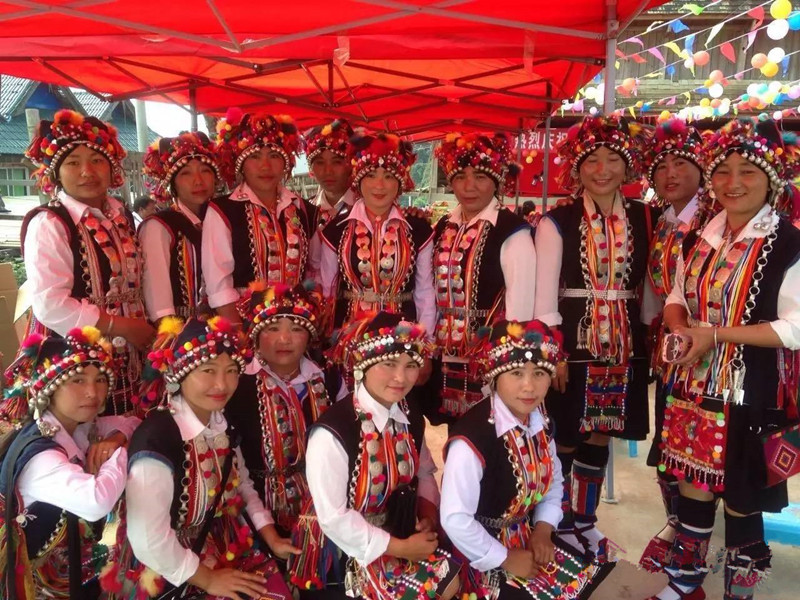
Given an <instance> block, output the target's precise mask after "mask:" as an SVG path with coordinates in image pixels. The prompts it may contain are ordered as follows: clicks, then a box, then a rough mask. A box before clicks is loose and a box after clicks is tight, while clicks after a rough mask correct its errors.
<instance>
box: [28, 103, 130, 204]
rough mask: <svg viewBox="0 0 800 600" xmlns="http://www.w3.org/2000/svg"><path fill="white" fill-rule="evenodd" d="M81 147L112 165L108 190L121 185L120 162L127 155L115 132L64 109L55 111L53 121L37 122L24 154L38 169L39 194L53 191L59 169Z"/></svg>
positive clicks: (113, 129) (112, 128)
mask: <svg viewBox="0 0 800 600" xmlns="http://www.w3.org/2000/svg"><path fill="white" fill-rule="evenodd" d="M80 145H84V146H87V147H89V148H91V149H92V150H94V151H95V152H99V153H100V154H102V155H103V156H105V157H106V158H107V159H108V162H109V163H111V187H119V186H121V185H122V182H123V173H122V159H123V158H125V156H126V152H125V150H124V149H123V147H122V146H121V145H120V143H119V140H118V139H117V130H116V128H115V127H114V126H113V125H111V124H109V123H104V122H103V121H101V120H100V119H97V118H95V117H84V116H83V115H82V114H80V113H78V112H75V111H74V110H66V109H65V110H60V111H58V112H57V113H56V114H55V116H54V117H53V120H52V121H48V120H46V119H43V120H42V121H40V122H39V126H38V128H37V131H36V136H35V137H34V138H33V141H32V142H31V143H30V145H29V146H28V149H27V150H25V156H26V157H27V158H28V159H29V160H30V161H31V162H32V163H34V164H35V165H36V166H37V167H39V168H38V170H37V171H36V172H35V173H34V177H35V178H36V179H37V180H38V183H39V187H41V188H42V190H44V191H45V192H48V193H50V192H52V191H53V189H54V188H55V184H56V183H57V181H58V167H59V166H60V165H61V162H62V161H63V160H64V159H65V158H66V157H67V155H68V154H69V153H70V152H71V151H72V150H74V149H75V148H76V147H78V146H80Z"/></svg>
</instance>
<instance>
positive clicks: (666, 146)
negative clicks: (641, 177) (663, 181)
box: [644, 117, 703, 188]
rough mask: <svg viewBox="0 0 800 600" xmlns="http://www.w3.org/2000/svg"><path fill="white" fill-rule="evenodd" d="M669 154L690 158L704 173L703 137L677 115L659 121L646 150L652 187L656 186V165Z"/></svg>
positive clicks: (648, 174) (645, 158)
mask: <svg viewBox="0 0 800 600" xmlns="http://www.w3.org/2000/svg"><path fill="white" fill-rule="evenodd" d="M668 154H672V155H674V156H679V157H681V158H684V159H686V160H688V161H689V162H691V163H692V164H693V165H695V166H696V167H697V168H698V169H700V173H701V174H702V173H703V138H702V137H701V136H700V134H699V133H698V131H697V130H696V129H695V128H694V127H692V126H691V125H687V124H686V121H684V120H682V119H678V118H677V117H672V118H671V119H667V120H666V121H664V122H662V123H659V125H658V126H657V127H656V129H655V132H654V133H653V139H652V140H651V143H650V144H649V145H648V147H647V151H646V152H645V157H644V160H645V163H646V164H647V165H648V167H647V181H648V182H649V183H650V187H652V188H655V172H656V167H657V166H658V165H659V163H661V161H663V160H664V159H665V158H666V157H667V155H668Z"/></svg>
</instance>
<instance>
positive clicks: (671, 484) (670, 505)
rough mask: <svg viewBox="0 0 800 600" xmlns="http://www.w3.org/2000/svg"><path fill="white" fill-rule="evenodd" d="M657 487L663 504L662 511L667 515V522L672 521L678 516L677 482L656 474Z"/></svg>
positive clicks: (672, 478) (678, 494) (661, 474)
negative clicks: (659, 489)
mask: <svg viewBox="0 0 800 600" xmlns="http://www.w3.org/2000/svg"><path fill="white" fill-rule="evenodd" d="M657 481H658V487H659V488H661V500H662V501H663V502H664V510H665V511H666V513H667V520H668V521H674V520H675V519H676V518H677V516H678V498H680V492H678V481H677V480H676V479H675V478H674V477H672V476H671V475H670V476H669V477H667V476H665V475H664V474H663V473H659V474H658V479H657Z"/></svg>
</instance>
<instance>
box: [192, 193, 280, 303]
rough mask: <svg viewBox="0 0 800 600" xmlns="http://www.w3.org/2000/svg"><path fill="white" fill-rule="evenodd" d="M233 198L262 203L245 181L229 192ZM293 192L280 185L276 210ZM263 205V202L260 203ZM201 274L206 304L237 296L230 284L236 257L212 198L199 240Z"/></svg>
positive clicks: (227, 232)
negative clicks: (200, 240)
mask: <svg viewBox="0 0 800 600" xmlns="http://www.w3.org/2000/svg"><path fill="white" fill-rule="evenodd" d="M230 199H231V200H234V201H236V202H252V203H253V204H259V205H261V206H264V203H263V202H261V201H260V200H259V199H258V196H256V194H255V192H254V191H253V190H251V189H250V188H249V187H248V185H247V184H246V183H242V184H241V185H239V186H237V187H236V189H234V190H233V192H232V193H231V195H230ZM294 199H295V195H294V194H293V193H292V192H291V191H290V190H288V189H286V188H281V192H280V196H279V197H278V205H277V214H278V216H280V215H281V213H283V211H285V210H286V209H287V208H289V206H291V205H292V204H294ZM264 207H265V208H266V206H264ZM236 235H248V234H247V232H246V231H237V232H236ZM201 253H202V259H201V260H202V265H203V278H204V279H205V282H206V292H207V293H208V304H209V305H210V306H211V308H219V307H220V306H225V305H226V304H230V303H232V302H236V301H237V300H238V299H239V296H240V292H239V290H238V289H236V288H235V287H234V285H233V269H234V267H235V266H236V260H235V259H234V257H233V236H232V233H231V230H230V228H229V227H228V225H227V224H226V223H225V218H224V217H223V216H222V215H221V214H220V212H219V210H218V209H216V208H215V207H214V203H213V202H212V203H211V205H210V206H209V209H208V211H207V212H206V217H205V219H204V220H203V242H202V244H201Z"/></svg>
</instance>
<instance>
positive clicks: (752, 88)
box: [747, 83, 758, 96]
mask: <svg viewBox="0 0 800 600" xmlns="http://www.w3.org/2000/svg"><path fill="white" fill-rule="evenodd" d="M747 94H748V95H749V96H758V84H757V83H751V84H750V85H748V86H747Z"/></svg>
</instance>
